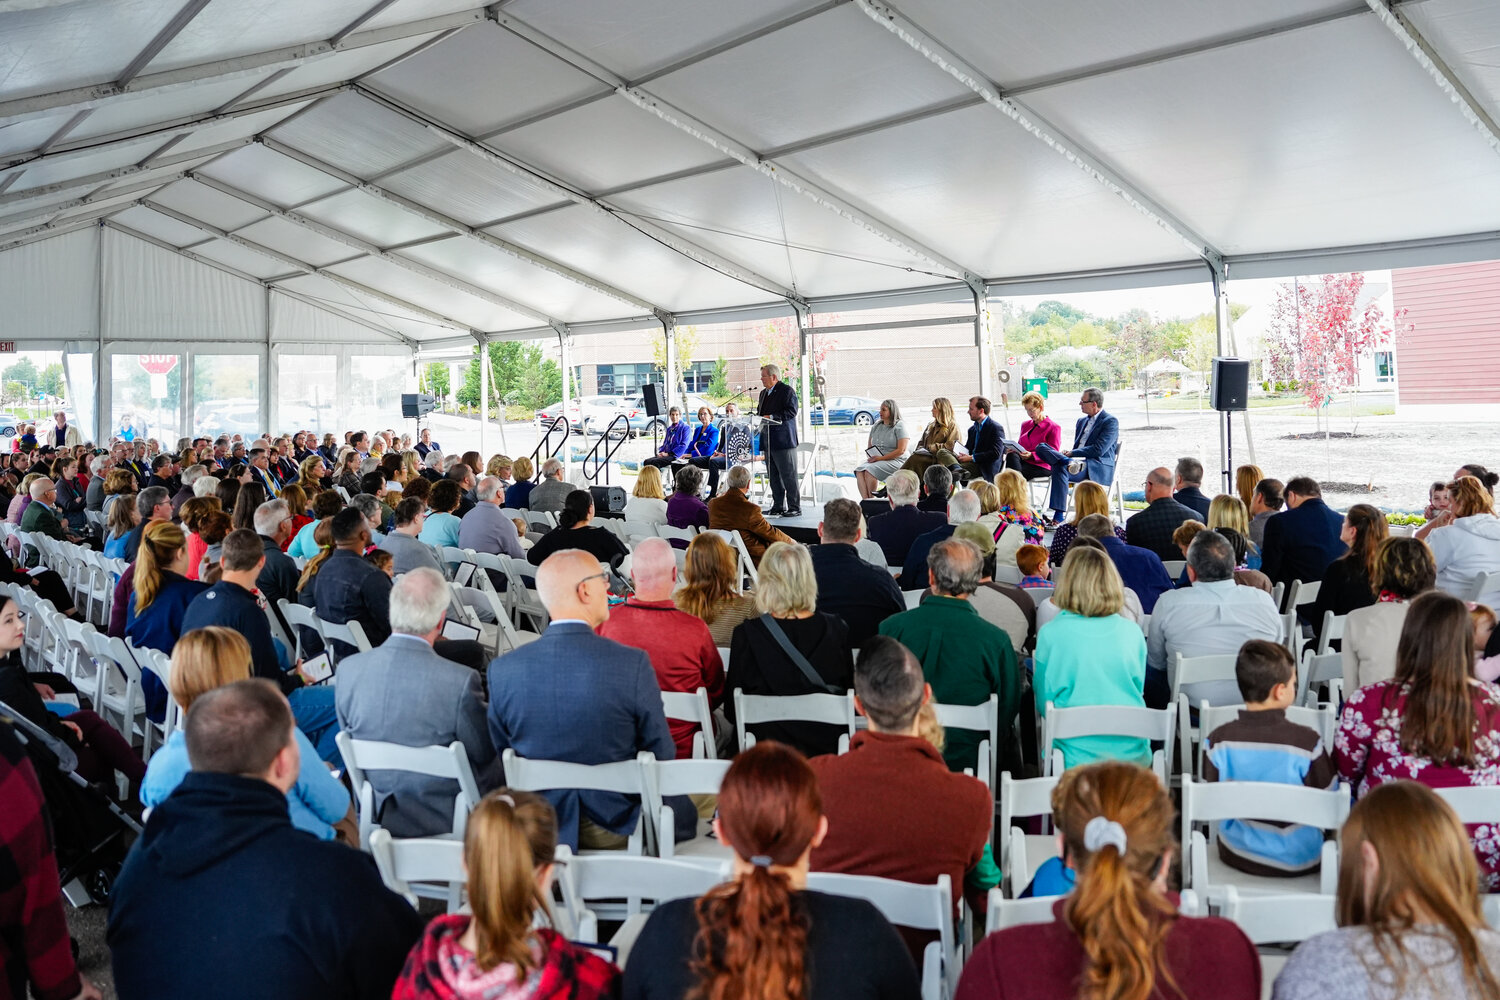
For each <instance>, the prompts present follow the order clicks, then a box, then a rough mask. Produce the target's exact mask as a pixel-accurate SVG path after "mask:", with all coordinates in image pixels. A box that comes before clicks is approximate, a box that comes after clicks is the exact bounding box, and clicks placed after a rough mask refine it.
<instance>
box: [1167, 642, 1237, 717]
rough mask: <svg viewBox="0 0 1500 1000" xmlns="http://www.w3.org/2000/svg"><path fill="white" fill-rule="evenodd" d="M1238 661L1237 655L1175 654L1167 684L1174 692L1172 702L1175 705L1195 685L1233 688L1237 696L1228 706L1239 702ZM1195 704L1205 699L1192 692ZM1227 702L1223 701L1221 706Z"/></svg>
mask: <svg viewBox="0 0 1500 1000" xmlns="http://www.w3.org/2000/svg"><path fill="white" fill-rule="evenodd" d="M1236 659H1238V654H1237V653H1215V654H1213V655H1210V656H1183V655H1182V654H1181V653H1175V654H1173V656H1172V659H1171V660H1170V661H1169V662H1168V663H1167V684H1168V685H1169V686H1170V688H1171V691H1172V701H1173V703H1174V704H1175V703H1176V701H1177V698H1178V696H1179V695H1181V694H1183V693H1184V690H1185V689H1186V688H1188V687H1190V686H1191V685H1194V684H1215V683H1216V684H1220V685H1228V686H1230V687H1233V688H1234V689H1235V691H1236V696H1235V697H1234V698H1231V699H1229V700H1228V702H1227V703H1228V704H1233V703H1234V702H1236V701H1239V700H1240V699H1239V697H1238V690H1239V685H1238V682H1237V681H1236V680H1235V672H1234V661H1235V660H1236ZM1188 694H1189V697H1191V698H1192V700H1193V703H1194V704H1197V703H1198V702H1199V701H1202V700H1203V699H1202V698H1201V697H1199V696H1197V695H1196V694H1194V693H1192V692H1188ZM1225 703H1226V702H1223V701H1221V702H1220V704H1225Z"/></svg>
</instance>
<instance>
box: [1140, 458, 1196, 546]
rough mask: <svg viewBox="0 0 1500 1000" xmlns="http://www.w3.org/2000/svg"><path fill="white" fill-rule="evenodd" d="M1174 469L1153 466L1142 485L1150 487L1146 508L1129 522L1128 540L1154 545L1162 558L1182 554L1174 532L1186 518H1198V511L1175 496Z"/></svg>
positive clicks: (1193, 519)
mask: <svg viewBox="0 0 1500 1000" xmlns="http://www.w3.org/2000/svg"><path fill="white" fill-rule="evenodd" d="M1173 482H1174V478H1173V475H1172V470H1171V469H1167V468H1158V469H1152V470H1151V471H1150V472H1149V473H1147V474H1146V481H1145V482H1144V483H1142V485H1143V486H1144V487H1145V488H1146V509H1145V510H1143V511H1139V512H1137V513H1135V514H1132V515H1131V516H1130V520H1128V521H1126V522H1125V543H1126V544H1127V545H1138V546H1140V547H1141V548H1143V549H1150V550H1151V551H1152V552H1155V553H1156V554H1157V556H1159V557H1160V558H1161V560H1162V562H1170V561H1172V560H1174V559H1181V558H1182V550H1181V549H1179V548H1178V547H1177V543H1176V542H1174V541H1172V532H1174V531H1176V530H1177V528H1178V526H1179V525H1180V524H1182V522H1184V521H1196V520H1198V512H1197V511H1196V510H1194V509H1193V508H1191V507H1186V506H1184V505H1182V504H1180V503H1178V502H1177V501H1176V500H1174V499H1173V498H1172V484H1173Z"/></svg>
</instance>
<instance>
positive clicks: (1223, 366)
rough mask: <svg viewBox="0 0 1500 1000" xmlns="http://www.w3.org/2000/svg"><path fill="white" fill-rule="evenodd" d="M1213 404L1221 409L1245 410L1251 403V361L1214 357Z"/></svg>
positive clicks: (1211, 398)
mask: <svg viewBox="0 0 1500 1000" xmlns="http://www.w3.org/2000/svg"><path fill="white" fill-rule="evenodd" d="M1213 380H1214V381H1213V391H1212V393H1210V396H1209V398H1210V400H1211V401H1212V404H1211V405H1212V406H1213V408H1214V409H1216V410H1220V411H1233V410H1243V409H1246V408H1247V407H1248V406H1249V405H1250V362H1248V361H1241V360H1240V359H1239V358H1214V374H1213Z"/></svg>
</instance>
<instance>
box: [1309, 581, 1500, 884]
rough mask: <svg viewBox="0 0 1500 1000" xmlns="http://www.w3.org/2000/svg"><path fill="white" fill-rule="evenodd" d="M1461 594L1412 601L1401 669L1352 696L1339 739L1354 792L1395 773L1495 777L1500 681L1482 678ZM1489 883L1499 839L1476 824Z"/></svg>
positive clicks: (1495, 879) (1443, 783)
mask: <svg viewBox="0 0 1500 1000" xmlns="http://www.w3.org/2000/svg"><path fill="white" fill-rule="evenodd" d="M1473 671H1474V631H1473V628H1472V626H1471V625H1470V623H1469V612H1468V609H1467V608H1466V607H1465V606H1464V602H1463V601H1460V600H1459V599H1458V598H1456V597H1453V596H1452V595H1450V594H1445V593H1443V592H1442V591H1432V592H1430V593H1426V594H1423V595H1422V596H1420V597H1418V598H1416V599H1415V600H1413V601H1412V602H1411V607H1410V608H1409V609H1408V610H1407V613H1406V621H1405V623H1404V624H1403V626H1402V629H1401V639H1400V641H1399V642H1398V643H1397V645H1396V674H1395V676H1394V677H1392V678H1391V679H1390V680H1386V681H1377V682H1376V683H1374V684H1372V685H1370V686H1369V687H1362V688H1360V689H1359V690H1357V691H1355V692H1353V693H1352V694H1349V695H1348V700H1347V701H1346V702H1345V703H1344V711H1343V716H1342V718H1341V719H1340V720H1339V730H1338V736H1337V737H1336V738H1335V741H1334V745H1335V746H1336V748H1337V750H1338V765H1339V773H1340V774H1342V775H1343V778H1344V780H1345V781H1346V782H1348V783H1349V784H1350V785H1351V786H1352V787H1353V791H1354V795H1355V797H1356V798H1362V797H1363V796H1364V795H1365V794H1366V793H1368V792H1369V791H1370V790H1371V789H1372V788H1375V787H1376V786H1378V785H1382V784H1384V783H1385V782H1388V781H1397V780H1402V779H1410V780H1413V781H1418V782H1421V783H1422V784H1424V785H1429V786H1431V787H1433V788H1452V787H1463V786H1471V785H1494V784H1495V783H1496V775H1497V774H1500V687H1497V686H1496V685H1495V684H1493V683H1489V682H1486V681H1481V680H1476V679H1475V678H1474V677H1473ZM1469 835H1470V837H1471V839H1472V840H1473V842H1474V847H1475V850H1476V851H1477V853H1478V855H1479V869H1480V878H1481V884H1482V885H1483V886H1484V891H1486V892H1494V891H1496V890H1500V840H1497V839H1496V837H1495V836H1494V831H1493V827H1492V826H1488V825H1485V826H1471V827H1470V828H1469Z"/></svg>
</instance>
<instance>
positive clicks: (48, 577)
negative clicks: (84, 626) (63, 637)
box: [0, 545, 77, 618]
mask: <svg viewBox="0 0 1500 1000" xmlns="http://www.w3.org/2000/svg"><path fill="white" fill-rule="evenodd" d="M0 583H13V584H15V585H16V586H18V587H30V588H31V589H32V590H35V591H36V593H37V596H38V597H40V598H42V599H43V600H47V601H51V602H52V606H53V607H54V608H56V609H57V610H58V611H61V612H62V613H63V614H64V615H67V616H68V617H70V618H72V617H77V614H76V612H75V610H74V607H73V595H72V594H71V593H70V592H69V591H68V585H67V584H66V583H65V582H64V581H63V578H62V577H61V576H60V575H58V574H57V573H56V572H55V571H53V570H50V569H36V570H32V571H27V570H24V569H21V568H20V567H18V566H17V565H16V564H15V562H13V561H12V560H11V558H10V553H9V552H6V551H5V546H3V545H0Z"/></svg>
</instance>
